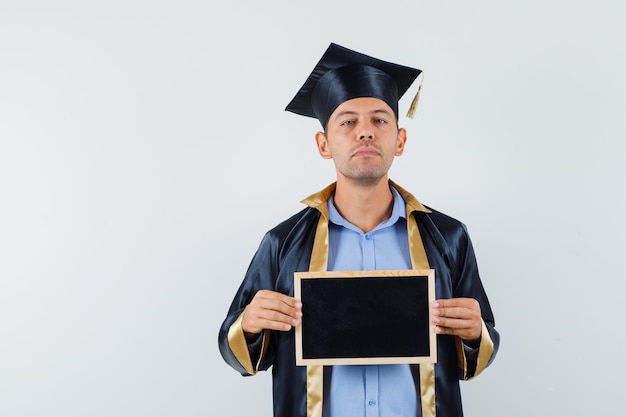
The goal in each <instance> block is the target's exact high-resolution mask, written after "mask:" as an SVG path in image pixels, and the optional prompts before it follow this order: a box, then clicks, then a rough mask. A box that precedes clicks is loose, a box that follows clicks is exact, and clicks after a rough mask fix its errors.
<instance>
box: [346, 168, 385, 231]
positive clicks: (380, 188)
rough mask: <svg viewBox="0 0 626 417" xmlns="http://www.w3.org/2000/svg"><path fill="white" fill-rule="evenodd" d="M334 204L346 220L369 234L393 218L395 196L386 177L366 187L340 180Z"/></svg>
mask: <svg viewBox="0 0 626 417" xmlns="http://www.w3.org/2000/svg"><path fill="white" fill-rule="evenodd" d="M334 202H335V207H336V208H337V211H339V213H341V215H342V216H343V217H344V218H345V219H346V220H348V221H349V222H350V223H352V224H353V225H355V226H357V227H358V228H359V229H361V230H362V231H363V232H364V233H367V232H370V231H371V230H372V229H374V228H375V227H376V226H378V225H379V224H380V223H382V222H383V221H385V220H387V219H388V218H389V217H390V216H391V211H392V208H393V194H392V193H391V190H390V189H389V180H388V178H387V177H386V176H385V177H384V178H381V179H380V180H379V181H378V182H376V183H368V184H366V185H363V184H354V183H351V182H348V181H346V180H342V179H338V180H337V188H336V189H335V196H334Z"/></svg>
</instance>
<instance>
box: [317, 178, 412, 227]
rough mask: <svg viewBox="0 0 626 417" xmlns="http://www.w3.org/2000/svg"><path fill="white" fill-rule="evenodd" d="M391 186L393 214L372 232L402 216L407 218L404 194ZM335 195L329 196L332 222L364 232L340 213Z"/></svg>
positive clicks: (387, 225)
mask: <svg viewBox="0 0 626 417" xmlns="http://www.w3.org/2000/svg"><path fill="white" fill-rule="evenodd" d="M389 188H390V189H391V194H392V195H393V207H392V209H391V216H390V217H389V218H388V219H387V220H385V221H383V222H381V223H380V224H379V225H378V226H376V227H375V228H374V230H372V232H373V231H375V230H378V229H382V228H385V227H389V226H393V225H394V224H396V222H397V221H398V219H400V218H403V219H406V208H405V205H404V200H403V199H402V196H401V195H400V193H399V192H398V191H397V190H396V189H395V188H394V187H391V186H390V187H389ZM334 197H335V194H334V193H333V194H332V195H331V196H330V197H329V198H328V220H330V221H331V222H332V223H334V224H336V225H337V226H343V227H346V228H348V229H351V230H355V231H358V232H360V233H362V231H361V230H360V229H359V228H358V227H356V226H354V225H353V224H352V223H350V222H349V221H347V220H346V219H345V218H344V217H343V216H342V215H341V214H340V213H339V211H337V208H335V203H334V201H335V198H334Z"/></svg>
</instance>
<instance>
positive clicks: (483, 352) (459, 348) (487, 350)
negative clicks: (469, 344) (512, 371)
mask: <svg viewBox="0 0 626 417" xmlns="http://www.w3.org/2000/svg"><path fill="white" fill-rule="evenodd" d="M481 322H482V331H481V334H480V345H479V348H478V358H477V359H476V371H474V375H471V376H468V375H467V358H466V357H465V349H464V347H463V341H462V340H461V339H460V338H458V337H457V338H456V353H457V356H458V358H459V366H462V368H463V379H464V380H466V381H469V380H470V379H474V378H476V377H477V376H478V375H480V373H481V372H482V371H484V370H485V368H486V367H487V364H488V363H489V359H490V358H491V355H493V340H491V336H490V335H489V331H488V330H487V325H486V324H485V322H484V320H482V319H481Z"/></svg>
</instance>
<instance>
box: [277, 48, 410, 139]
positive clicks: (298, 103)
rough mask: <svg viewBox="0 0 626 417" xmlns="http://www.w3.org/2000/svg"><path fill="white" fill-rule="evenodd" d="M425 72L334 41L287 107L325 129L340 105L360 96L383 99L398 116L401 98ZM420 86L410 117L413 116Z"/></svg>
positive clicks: (288, 109)
mask: <svg viewBox="0 0 626 417" xmlns="http://www.w3.org/2000/svg"><path fill="white" fill-rule="evenodd" d="M421 72H422V71H421V70H419V69H415V68H409V67H405V66H403V65H398V64H394V63H391V62H387V61H383V60H380V59H377V58H373V57H371V56H368V55H364V54H362V53H360V52H356V51H353V50H351V49H348V48H345V47H343V46H340V45H337V44H334V43H331V44H330V46H329V47H328V49H327V50H326V52H325V53H324V55H323V56H322V58H321V59H320V61H319V62H318V63H317V65H316V66H315V68H314V69H313V72H311V75H309V78H308V79H307V80H306V81H305V82H304V85H303V86H302V87H301V88H300V91H298V93H297V94H296V96H295V97H294V98H293V100H291V102H290V103H289V104H288V105H287V107H286V108H285V110H287V111H290V112H293V113H296V114H299V115H302V116H308V117H315V118H317V119H318V120H319V121H320V123H322V126H323V127H324V128H325V127H326V123H327V122H328V119H329V118H330V115H331V114H332V113H333V111H335V109H336V108H337V107H339V105H340V104H341V103H343V102H345V101H347V100H350V99H353V98H358V97H374V98H378V99H381V100H383V101H384V102H385V103H387V104H388V105H389V107H391V109H392V110H393V111H394V113H395V115H396V117H398V100H400V98H401V97H402V96H403V95H404V93H405V92H406V91H407V90H408V89H409V87H410V86H411V84H413V81H415V79H416V78H417V77H418V76H419V75H420V73H421ZM421 87H422V86H421V84H420V87H419V89H418V91H417V93H416V95H415V98H414V99H413V102H412V103H411V106H410V108H409V111H408V113H407V117H411V118H412V117H413V116H414V114H415V109H416V107H417V102H418V99H419V93H420V90H421Z"/></svg>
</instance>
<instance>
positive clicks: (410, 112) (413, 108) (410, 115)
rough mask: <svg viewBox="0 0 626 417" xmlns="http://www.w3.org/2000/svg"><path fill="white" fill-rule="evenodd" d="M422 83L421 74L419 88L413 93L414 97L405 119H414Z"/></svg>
mask: <svg viewBox="0 0 626 417" xmlns="http://www.w3.org/2000/svg"><path fill="white" fill-rule="evenodd" d="M423 83H424V73H422V79H421V81H420V86H419V87H418V88H417V93H415V97H414V98H413V101H412V102H411V105H410V106H409V110H408V111H407V112H406V117H408V118H409V119H412V118H413V117H415V112H416V110H417V104H418V103H419V101H420V92H421V91H422V84H423Z"/></svg>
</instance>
